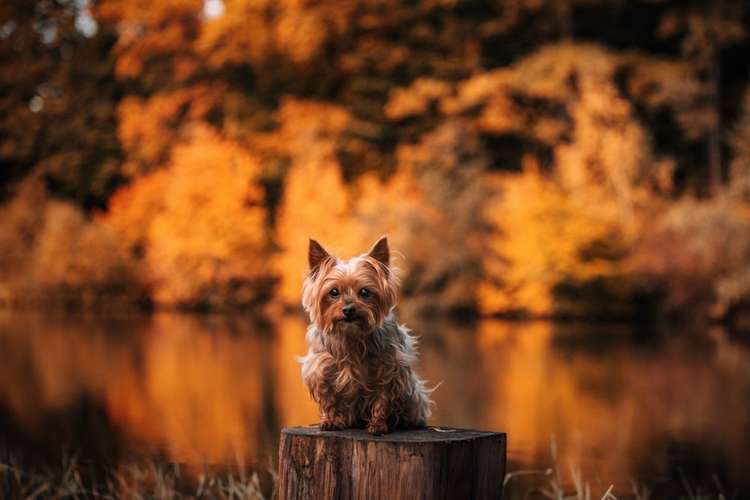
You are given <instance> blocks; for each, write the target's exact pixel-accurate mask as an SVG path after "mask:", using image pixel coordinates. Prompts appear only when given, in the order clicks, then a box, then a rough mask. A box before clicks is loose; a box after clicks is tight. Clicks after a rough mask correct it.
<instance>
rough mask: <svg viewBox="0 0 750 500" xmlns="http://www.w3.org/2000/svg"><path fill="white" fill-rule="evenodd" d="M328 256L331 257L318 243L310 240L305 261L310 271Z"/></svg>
mask: <svg viewBox="0 0 750 500" xmlns="http://www.w3.org/2000/svg"><path fill="white" fill-rule="evenodd" d="M330 256H331V255H330V254H329V253H328V252H326V249H325V248H323V247H322V246H321V245H320V243H318V242H317V241H315V240H313V239H311V240H310V248H309V249H308V250H307V261H308V262H309V263H310V270H311V271H312V270H315V269H317V267H318V266H319V265H320V263H321V262H323V261H324V260H326V259H327V258H328V257H330Z"/></svg>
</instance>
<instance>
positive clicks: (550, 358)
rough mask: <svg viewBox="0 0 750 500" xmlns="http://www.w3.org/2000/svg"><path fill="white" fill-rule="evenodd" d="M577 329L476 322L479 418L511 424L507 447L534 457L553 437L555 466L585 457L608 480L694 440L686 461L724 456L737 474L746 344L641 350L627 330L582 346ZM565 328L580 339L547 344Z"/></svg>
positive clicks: (664, 469) (663, 464)
mask: <svg viewBox="0 0 750 500" xmlns="http://www.w3.org/2000/svg"><path fill="white" fill-rule="evenodd" d="M602 328H603V329H610V330H612V329H614V327H602ZM589 329H590V327H589ZM594 334H598V335H602V332H600V331H597V332H594ZM609 334H610V335H613V336H615V338H617V337H618V336H620V338H623V337H621V334H620V333H618V332H616V331H612V332H609ZM580 335H581V332H580V328H576V327H575V326H570V327H565V328H563V329H559V328H555V327H553V325H552V324H550V323H546V322H545V323H532V324H517V323H503V322H487V323H483V324H481V326H480V334H479V345H480V347H481V357H482V364H481V366H482V369H483V370H484V372H485V374H486V378H487V380H488V381H489V382H488V388H487V389H488V396H487V405H486V407H485V410H486V411H485V412H484V413H483V423H482V425H483V426H485V427H489V428H493V429H502V430H503V431H506V432H508V433H509V435H510V436H511V437H512V439H511V441H510V443H511V444H510V446H511V450H514V449H515V450H519V451H521V452H522V453H523V454H524V455H526V456H527V459H528V458H531V459H532V460H534V461H537V462H539V463H540V464H545V463H546V461H547V460H548V456H549V455H548V453H549V449H550V437H551V435H554V436H555V439H556V440H557V443H558V449H559V457H560V460H559V462H560V464H562V465H563V466H565V467H567V464H568V462H569V461H570V460H573V461H575V462H576V463H581V462H582V463H583V466H584V467H589V468H595V472H596V473H597V474H599V475H601V477H607V478H612V479H613V480H614V479H616V478H619V479H622V480H626V479H627V478H632V477H639V476H641V475H642V473H643V471H644V470H645V471H648V473H649V474H654V475H656V474H662V473H663V474H669V473H672V472H674V471H673V470H670V469H669V468H668V467H669V466H671V465H672V463H673V462H672V460H674V457H671V456H670V453H671V452H672V451H673V450H672V446H673V444H674V443H695V449H692V448H691V450H690V453H691V456H690V460H695V461H697V462H699V463H704V464H706V469H705V470H706V472H707V473H712V472H717V471H719V470H721V469H722V468H724V467H726V465H727V464H726V463H724V462H723V460H729V462H730V463H734V464H736V467H735V466H731V465H730V471H733V472H734V473H735V476H734V478H735V479H737V478H738V476H737V475H736V474H737V473H739V472H741V468H742V465H741V464H742V463H743V458H742V457H743V456H744V454H745V452H746V451H745V450H746V449H747V445H748V444H749V443H750V434H749V433H748V427H747V424H748V421H750V414H748V411H747V407H746V406H747V405H746V404H745V398H746V397H747V394H748V391H750V378H749V377H748V375H747V374H748V373H750V372H748V371H747V363H748V359H750V358H749V356H750V353H749V352H748V351H747V349H744V348H741V347H739V346H737V345H733V344H730V343H728V342H727V341H726V339H724V338H723V337H721V336H720V337H719V339H720V340H719V342H717V343H716V344H715V345H710V346H706V348H701V349H699V350H698V351H700V352H698V351H696V349H695V347H694V346H691V345H690V344H687V343H684V342H677V341H668V342H666V343H665V344H664V345H663V346H662V347H660V348H659V349H658V350H655V351H652V350H650V349H649V348H642V349H639V348H638V347H637V346H633V345H632V344H630V343H629V341H628V340H626V339H627V337H624V340H622V341H618V340H614V341H611V342H613V343H612V344H610V345H608V346H606V347H605V348H593V349H587V348H585V347H586V346H587V345H588V344H589V343H590V342H591V340H590V337H588V338H587V337H585V336H580ZM566 336H569V337H570V338H573V339H575V338H576V336H578V338H579V340H578V342H580V347H575V346H573V347H566V348H561V347H560V346H559V343H557V342H555V343H553V338H555V339H557V338H562V339H564V338H566ZM618 342H619V343H618ZM707 350H708V353H709V355H708V356H707V355H706V352H707ZM727 387H732V389H731V390H727ZM439 402H440V401H439ZM711 464H713V466H712V465H711ZM712 467H713V468H712ZM592 470H593V469H592ZM707 477H708V476H707ZM675 479H677V478H675ZM623 487H624V488H629V485H628V484H627V483H623Z"/></svg>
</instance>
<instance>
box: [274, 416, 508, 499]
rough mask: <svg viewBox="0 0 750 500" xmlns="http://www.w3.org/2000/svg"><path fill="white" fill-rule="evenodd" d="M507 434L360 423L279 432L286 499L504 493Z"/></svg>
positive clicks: (463, 496) (281, 493)
mask: <svg viewBox="0 0 750 500" xmlns="http://www.w3.org/2000/svg"><path fill="white" fill-rule="evenodd" d="M505 448H506V438H505V434H502V433H496V432H484V431H475V430H465V429H441V428H437V430H436V428H432V427H430V428H427V429H420V430H411V431H398V432H393V433H390V434H386V435H383V436H372V435H370V434H368V433H367V432H365V431H364V430H359V429H347V430H342V431H321V430H320V429H318V428H317V427H293V428H287V429H284V430H282V431H281V443H280V446H279V483H278V485H279V489H278V493H279V495H278V498H279V499H281V500H292V499H299V500H307V499H342V500H343V499H358V500H364V499H390V500H406V499H424V500H432V499H446V500H447V499H451V500H453V499H479V500H484V499H500V498H501V497H502V487H503V478H504V476H505Z"/></svg>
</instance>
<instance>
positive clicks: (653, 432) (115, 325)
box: [0, 312, 750, 491]
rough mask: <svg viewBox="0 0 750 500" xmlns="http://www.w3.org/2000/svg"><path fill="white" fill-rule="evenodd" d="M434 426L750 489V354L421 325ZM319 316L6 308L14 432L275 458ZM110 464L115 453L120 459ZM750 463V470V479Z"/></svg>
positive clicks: (3, 332) (668, 477) (710, 343)
mask: <svg viewBox="0 0 750 500" xmlns="http://www.w3.org/2000/svg"><path fill="white" fill-rule="evenodd" d="M410 324H412V325H414V326H417V325H421V328H417V330H418V331H419V332H420V333H421V334H422V336H423V343H422V351H423V355H422V367H421V371H422V372H423V374H424V375H425V376H426V377H427V378H428V379H430V380H431V381H432V382H433V383H439V382H442V383H441V385H440V387H439V389H438V390H437V391H436V393H435V399H436V402H437V406H436V409H435V416H434V423H437V424H441V425H455V426H462V427H477V428H485V429H494V430H503V431H506V432H508V435H509V447H510V454H511V458H512V460H513V465H514V466H515V467H521V468H524V467H535V466H546V465H548V464H549V463H550V453H551V451H550V446H551V442H554V443H555V444H556V446H557V450H558V452H557V453H558V460H557V462H558V464H560V465H562V466H564V467H565V468H567V467H568V464H570V463H574V464H579V465H580V466H581V467H582V470H583V471H584V472H585V474H586V475H587V477H590V478H591V480H592V481H593V480H594V479H595V478H601V480H602V481H604V482H606V484H609V483H613V482H614V483H615V484H616V487H617V489H618V490H620V491H629V489H630V483H629V481H630V479H631V478H639V479H641V480H648V481H652V482H656V483H659V482H662V483H669V482H674V481H678V480H679V475H680V473H681V471H682V473H685V474H688V475H690V476H691V477H710V476H711V474H713V473H717V474H719V475H720V476H722V478H723V480H724V481H726V482H728V483H730V484H734V485H735V486H737V485H742V484H743V481H746V479H745V478H744V477H743V474H744V473H746V472H747V471H746V470H744V469H746V465H745V464H744V461H745V460H746V457H747V451H746V450H747V449H748V446H750V352H749V351H748V349H747V348H746V347H745V346H743V345H742V344H739V343H736V342H733V341H731V340H730V339H729V338H727V337H726V336H725V335H724V334H723V333H722V332H721V331H719V330H717V331H714V332H711V334H709V335H706V336H703V337H701V338H700V339H697V338H694V337H690V338H685V337H683V338H676V337H673V338H666V339H662V340H660V341H649V342H643V341H634V340H633V336H632V335H631V332H630V331H629V330H628V329H627V328H625V327H614V326H602V325H599V326H584V325H565V326H560V325H552V324H550V323H545V322H537V323H508V322H491V321H488V322H481V323H479V324H477V325H464V326H457V325H450V326H449V325H446V324H427V323H425V322H424V321H422V322H418V321H410ZM304 329H305V323H304V321H303V320H302V319H301V318H299V317H296V316H290V317H285V318H283V319H281V320H279V321H277V322H275V323H274V324H268V323H263V322H260V321H258V320H255V319H252V318H250V317H242V316H237V317H225V316H216V317H214V316H189V315H179V314H156V315H153V316H144V317H123V318H117V317H108V318H102V317H94V316H75V317H70V316H59V315H58V316H54V315H42V314H34V313H9V312H2V313H0V352H1V353H2V363H0V424H2V425H1V426H0V429H1V430H0V440H2V441H5V442H6V444H9V445H10V446H11V447H18V448H21V449H23V450H25V451H26V452H31V453H34V454H41V453H47V454H49V455H50V456H54V454H55V452H56V451H58V450H59V448H60V447H61V446H66V447H69V448H71V449H82V450H83V453H85V454H90V455H91V458H92V459H94V460H98V459H100V458H102V457H105V458H106V459H107V460H111V461H115V462H116V461H118V460H120V459H124V457H138V456H160V457H164V458H165V459H166V460H169V461H175V462H180V463H185V464H204V463H210V464H240V465H243V464H248V465H252V464H257V463H262V464H266V463H268V460H269V457H273V456H274V455H275V446H276V436H277V435H278V431H279V429H280V427H281V426H285V425H299V424H307V423H311V422H313V421H315V420H316V409H315V405H314V404H313V403H312V402H311V401H310V399H309V397H308V395H307V392H306V391H305V389H304V387H303V386H302V383H301V380H300V376H299V369H298V365H297V364H296V362H295V357H296V356H297V355H300V354H302V353H303V352H304V350H305V345H304V338H303V334H304ZM105 455H106V456H105ZM743 468H744V469H743Z"/></svg>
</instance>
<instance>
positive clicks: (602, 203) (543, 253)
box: [479, 169, 624, 315]
mask: <svg viewBox="0 0 750 500" xmlns="http://www.w3.org/2000/svg"><path fill="white" fill-rule="evenodd" d="M491 182H495V183H497V184H498V185H499V187H500V193H501V194H498V195H496V197H495V198H493V199H492V201H490V202H489V203H488V204H487V209H486V217H487V220H488V222H489V223H490V224H491V225H492V227H493V229H494V230H493V232H492V233H491V234H490V235H489V237H488V247H489V249H490V253H489V254H488V255H487V256H486V257H485V261H486V264H485V272H486V273H487V276H486V278H485V279H484V281H483V282H482V284H481V285H480V288H479V307H480V310H481V311H482V312H484V313H487V314H490V313H498V312H504V313H509V312H518V311H525V312H527V313H530V314H532V315H550V314H553V313H555V312H557V311H556V310H555V306H556V304H555V297H554V293H553V292H554V289H555V287H556V286H557V285H558V284H561V283H566V282H568V283H570V282H572V283H575V282H578V283H583V282H586V281H587V280H593V279H597V278H602V277H608V276H613V275H615V274H616V273H617V272H620V271H622V270H623V266H624V264H623V263H622V262H619V261H610V260H605V259H598V258H586V257H585V256H584V252H585V251H586V249H587V248H589V247H590V246H591V245H592V244H594V243H596V242H597V241H606V240H612V239H614V240H616V235H617V234H618V233H619V232H621V223H620V221H619V219H618V218H617V212H616V210H613V208H612V206H611V201H610V202H608V201H607V200H606V198H597V197H595V196H592V195H589V196H586V195H585V193H579V194H578V195H572V194H571V193H567V192H565V191H564V190H563V189H562V188H561V187H560V185H559V184H558V183H556V182H555V181H554V180H553V179H547V178H545V177H543V176H542V175H541V174H540V173H539V172H538V171H537V170H535V169H526V170H525V171H524V172H523V174H521V175H520V176H515V175H513V176H511V175H509V176H505V177H502V178H497V179H493V180H491ZM594 207H596V208H594Z"/></svg>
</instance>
